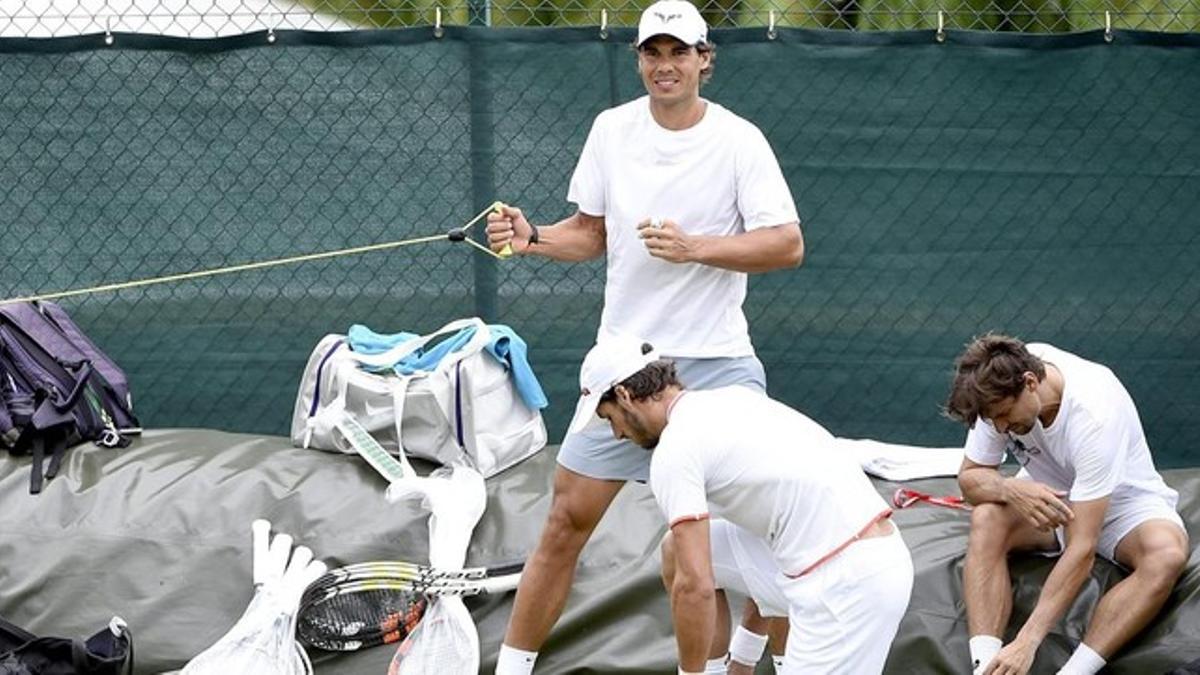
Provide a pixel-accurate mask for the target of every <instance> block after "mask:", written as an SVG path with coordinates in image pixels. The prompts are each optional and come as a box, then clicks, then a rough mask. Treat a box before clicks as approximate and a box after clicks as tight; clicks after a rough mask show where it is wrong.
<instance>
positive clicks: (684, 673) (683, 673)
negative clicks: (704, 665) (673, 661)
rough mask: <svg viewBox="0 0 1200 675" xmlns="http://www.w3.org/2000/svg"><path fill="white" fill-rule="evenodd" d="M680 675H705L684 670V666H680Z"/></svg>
mask: <svg viewBox="0 0 1200 675" xmlns="http://www.w3.org/2000/svg"><path fill="white" fill-rule="evenodd" d="M679 675H704V673H693V672H692V671H690V670H684V669H683V666H679Z"/></svg>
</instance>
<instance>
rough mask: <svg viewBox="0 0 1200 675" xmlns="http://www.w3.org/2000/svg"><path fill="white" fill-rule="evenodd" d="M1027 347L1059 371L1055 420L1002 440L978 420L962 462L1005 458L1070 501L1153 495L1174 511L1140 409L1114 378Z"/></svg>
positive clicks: (1059, 354)
mask: <svg viewBox="0 0 1200 675" xmlns="http://www.w3.org/2000/svg"><path fill="white" fill-rule="evenodd" d="M1026 347H1027V348H1028V349H1029V353H1031V354H1033V355H1034V356H1036V357H1038V358H1040V359H1042V360H1043V361H1045V362H1046V363H1047V364H1050V365H1053V366H1054V367H1056V368H1058V370H1059V372H1061V373H1062V376H1063V394H1062V402H1061V403H1060V404H1059V409H1058V415H1057V416H1056V417H1055V418H1054V422H1053V423H1052V424H1051V425H1050V426H1049V427H1044V426H1042V422H1041V420H1040V419H1038V420H1036V421H1035V423H1034V426H1033V429H1031V430H1030V431H1029V433H1028V434H1001V433H1000V432H998V431H996V428H995V427H994V426H992V423H991V421H990V420H986V419H983V418H980V419H979V420H978V421H977V422H976V423H975V427H974V428H973V429H971V430H970V432H968V433H967V443H966V456H967V458H968V459H970V460H971V461H972V462H975V463H976V464H984V465H988V466H996V465H999V464H1000V463H1001V462H1003V461H1004V454H1005V453H1006V452H1009V453H1011V454H1012V455H1013V458H1014V459H1016V460H1017V461H1018V462H1019V463H1022V464H1024V465H1025V470H1026V471H1027V472H1028V473H1029V476H1030V478H1032V479H1033V480H1036V481H1038V482H1040V483H1045V484H1046V485H1049V486H1051V487H1053V488H1056V489H1059V490H1068V491H1070V494H1069V497H1068V498H1069V499H1070V500H1071V501H1088V500H1092V499H1100V498H1102V497H1106V496H1110V495H1111V496H1112V498H1113V500H1114V501H1118V500H1122V499H1124V498H1126V497H1135V496H1138V495H1139V494H1145V493H1151V494H1157V495H1160V496H1162V497H1163V498H1164V499H1166V500H1167V502H1168V503H1169V504H1170V506H1171V508H1174V507H1175V503H1176V501H1177V500H1178V497H1179V495H1178V493H1176V492H1175V491H1174V490H1172V489H1171V488H1169V487H1167V484H1166V483H1164V482H1163V479H1162V476H1160V475H1159V474H1158V471H1156V470H1155V468H1154V461H1153V460H1152V459H1151V458H1150V448H1149V447H1148V446H1147V445H1146V436H1145V434H1144V433H1143V432H1142V422H1141V420H1140V419H1139V418H1138V413H1137V408H1136V407H1135V406H1134V404H1133V399H1132V398H1130V396H1129V392H1127V391H1125V387H1124V386H1122V384H1121V382H1120V380H1118V379H1117V376H1116V375H1114V374H1113V372H1112V371H1111V370H1109V369H1108V368H1106V367H1104V366H1102V365H1100V364H1098V363H1093V362H1091V361H1087V360H1085V359H1082V358H1080V357H1078V356H1075V355H1074V354H1071V353H1069V352H1065V351H1063V350H1061V349H1057V348H1055V347H1052V346H1050V345H1048V344H1029V345H1026Z"/></svg>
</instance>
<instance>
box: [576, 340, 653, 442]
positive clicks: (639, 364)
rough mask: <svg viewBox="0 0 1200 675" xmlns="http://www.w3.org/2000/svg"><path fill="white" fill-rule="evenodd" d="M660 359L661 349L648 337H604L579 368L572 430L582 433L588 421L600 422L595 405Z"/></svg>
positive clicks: (590, 422) (584, 358)
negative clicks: (650, 341)
mask: <svg viewBox="0 0 1200 675" xmlns="http://www.w3.org/2000/svg"><path fill="white" fill-rule="evenodd" d="M658 359H659V356H658V350H656V349H654V348H653V347H651V346H650V344H649V343H648V342H646V341H645V340H642V339H641V338H635V337H631V336H628V335H618V336H614V337H608V338H604V339H603V340H601V341H600V342H599V343H598V344H597V345H596V346H595V347H592V349H591V351H589V352H588V353H587V356H585V357H583V367H581V368H580V369H579V394H580V396H579V404H578V405H576V406H575V416H574V417H572V418H571V426H570V427H569V431H570V433H573V434H575V433H579V432H580V431H582V430H583V429H584V428H585V427H587V426H588V425H589V424H592V423H595V422H599V421H600V418H599V417H597V416H596V408H597V407H598V406H599V405H600V397H601V396H603V395H604V393H605V392H606V391H608V390H609V389H612V388H613V387H614V386H616V385H618V384H620V383H621V382H623V381H624V380H625V379H627V378H628V377H629V376H630V375H633V374H634V373H636V372H638V371H640V370H641V369H642V368H645V367H646V366H647V365H649V364H650V363H653V362H654V361H657V360H658Z"/></svg>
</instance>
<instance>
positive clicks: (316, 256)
mask: <svg viewBox="0 0 1200 675" xmlns="http://www.w3.org/2000/svg"><path fill="white" fill-rule="evenodd" d="M503 208H504V203H503V202H493V203H492V205H491V206H489V207H487V208H486V209H484V210H483V211H480V212H479V214H478V215H476V216H475V217H474V218H472V219H471V220H470V221H469V222H468V223H467V224H466V225H463V226H462V227H460V228H457V229H454V230H450V232H449V233H447V234H435V235H431V236H428V237H416V238H413V239H401V240H399V241H389V242H385V243H382V244H370V245H367V246H356V247H354V248H344V249H340V250H337V251H325V252H323V253H309V254H306V255H297V256H292V257H290V258H278V259H276V260H264V261H262V262H253V263H245V264H242V265H231V266H229V267H218V268H215V269H210V270H198V271H196V272H184V273H182V274H169V275H166V276H161V277H153V278H150V279H138V280H136V281H125V282H121V283H117V284H105V285H103V286H92V287H90V288H77V289H75V290H70V291H58V292H56V293H42V294H40V295H28V296H25V297H22V298H10V299H8V300H0V305H11V304H15V303H18V302H33V301H35V300H56V299H58V298H69V297H73V296H76V295H86V294H89V293H104V292H107V291H120V290H124V289H126V288H138V287H140V286H153V285H155V284H166V283H171V282H174V281H187V280H188V279H200V278H202V277H215V276H217V275H218V274H231V273H233V272H247V271H249V270H261V269H266V268H268V267H277V266H279V265H290V264H292V263H298V262H307V261H309V260H323V259H325V258H337V257H340V256H347V255H357V254H359V253H371V252H372V251H384V250H387V249H392V248H400V247H401V246H411V245H413V244H424V243H428V242H431V241H446V240H449V241H465V242H466V243H468V244H470V245H471V246H474V247H475V248H477V249H479V250H480V251H483V252H484V253H487V254H488V255H490V256H492V257H494V258H507V257H509V256H511V255H512V247H510V246H505V247H504V250H502V251H500V252H499V253H496V252H494V251H492V249H490V248H488V247H486V246H484V245H482V244H480V243H478V242H476V241H475V240H474V239H471V238H470V237H468V236H467V230H469V229H470V228H471V226H472V225H474V224H475V223H477V222H479V221H480V220H481V219H482V218H483V217H484V216H486V215H487V214H489V213H491V212H493V211H495V212H496V213H501V212H502V209H503Z"/></svg>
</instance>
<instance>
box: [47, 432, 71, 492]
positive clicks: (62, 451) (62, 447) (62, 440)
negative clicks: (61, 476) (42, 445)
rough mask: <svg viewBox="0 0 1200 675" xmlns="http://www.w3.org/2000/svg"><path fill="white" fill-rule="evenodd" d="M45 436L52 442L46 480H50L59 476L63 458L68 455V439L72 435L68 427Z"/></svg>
mask: <svg viewBox="0 0 1200 675" xmlns="http://www.w3.org/2000/svg"><path fill="white" fill-rule="evenodd" d="M45 436H46V438H47V440H49V441H50V445H49V448H48V449H49V450H50V466H48V467H46V479H47V480H49V479H51V478H54V477H55V476H57V475H58V470H59V468H61V467H62V462H63V456H65V455H66V454H67V439H68V438H70V436H71V434H70V432H69V431H67V429H66V427H58V428H55V429H51V430H49V431H47V432H46V434H45Z"/></svg>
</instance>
